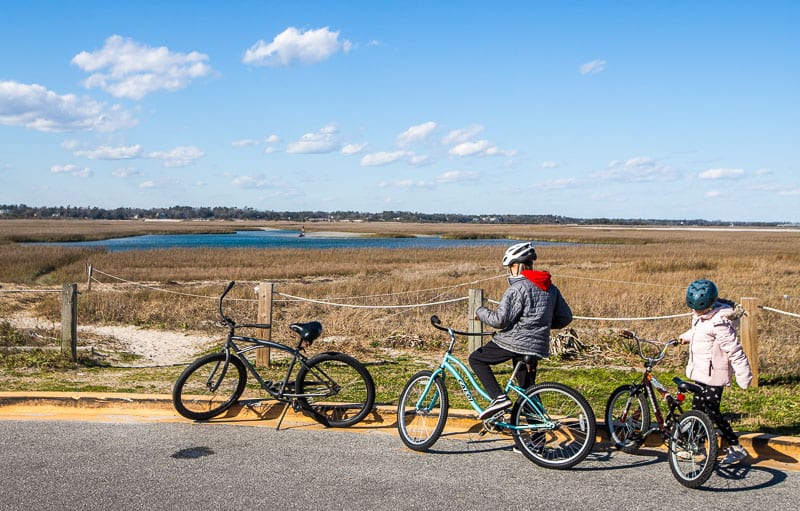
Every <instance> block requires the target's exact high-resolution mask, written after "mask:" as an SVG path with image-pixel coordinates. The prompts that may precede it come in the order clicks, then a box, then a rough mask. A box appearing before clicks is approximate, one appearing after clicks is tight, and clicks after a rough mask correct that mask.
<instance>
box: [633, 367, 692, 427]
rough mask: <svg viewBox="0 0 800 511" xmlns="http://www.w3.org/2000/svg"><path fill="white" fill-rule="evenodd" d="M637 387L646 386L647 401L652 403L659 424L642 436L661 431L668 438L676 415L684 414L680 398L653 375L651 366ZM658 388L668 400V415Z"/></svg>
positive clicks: (651, 406)
mask: <svg viewBox="0 0 800 511" xmlns="http://www.w3.org/2000/svg"><path fill="white" fill-rule="evenodd" d="M637 388H644V390H645V394H646V395H647V401H648V403H650V408H651V409H652V410H653V416H654V417H655V419H656V424H657V426H653V427H651V428H650V429H649V430H648V431H645V432H644V433H643V434H642V436H645V437H646V436H647V435H649V434H651V433H654V432H656V431H660V432H661V433H662V435H663V436H664V438H667V437H668V436H669V433H668V431H669V429H670V428H671V427H672V424H673V423H674V422H675V417H676V416H680V415H681V414H683V408H682V407H681V405H680V401H681V400H680V398H678V399H676V398H675V397H674V396H673V395H672V394H670V392H669V390H668V389H667V388H666V387H665V386H664V385H663V384H662V383H661V382H660V381H658V379H657V378H656V377H655V376H654V375H653V373H652V372H651V369H650V368H648V369H646V370H645V373H644V376H643V377H642V381H641V383H639V384H638V385H637ZM656 390H658V391H659V393H660V394H661V396H662V397H663V399H664V400H665V401H666V402H667V410H668V411H667V414H666V416H665V415H664V414H663V413H662V411H661V406H659V400H658V397H657V396H656ZM678 395H679V396H683V394H680V393H679V394H678ZM676 411H677V412H678V413H677V414H676V413H675V412H676Z"/></svg>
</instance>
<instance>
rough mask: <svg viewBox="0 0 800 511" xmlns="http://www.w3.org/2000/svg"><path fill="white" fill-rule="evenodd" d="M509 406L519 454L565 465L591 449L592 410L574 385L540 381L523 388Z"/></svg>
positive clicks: (538, 461)
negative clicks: (520, 395) (520, 393)
mask: <svg viewBox="0 0 800 511" xmlns="http://www.w3.org/2000/svg"><path fill="white" fill-rule="evenodd" d="M525 393H526V395H527V397H528V399H524V398H523V397H520V398H519V399H517V402H516V403H515V404H514V408H513V409H512V410H511V416H512V417H511V423H512V424H514V426H515V428H513V429H512V430H511V434H512V435H513V437H514V443H515V444H516V446H517V449H519V450H520V451H521V452H522V454H524V455H525V456H526V457H527V458H528V459H529V460H531V461H532V462H534V463H536V464H537V465H539V466H541V467H545V468H555V469H566V468H570V467H573V466H575V465H577V464H578V463H580V462H581V461H583V459H584V458H586V456H587V455H588V454H589V453H590V452H591V451H592V447H593V446H594V442H595V435H596V428H597V425H596V423H595V417H594V412H593V411H592V407H591V406H589V403H588V402H587V401H586V399H585V398H584V397H583V396H582V395H581V394H580V393H579V392H578V391H577V390H575V389H573V388H571V387H568V386H566V385H563V384H561V383H553V382H548V383H540V384H537V385H533V386H532V387H529V388H528V389H527V390H526V392H525Z"/></svg>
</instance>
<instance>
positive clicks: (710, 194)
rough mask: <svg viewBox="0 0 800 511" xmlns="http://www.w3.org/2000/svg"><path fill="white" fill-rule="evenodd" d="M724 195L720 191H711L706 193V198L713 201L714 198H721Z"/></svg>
mask: <svg viewBox="0 0 800 511" xmlns="http://www.w3.org/2000/svg"><path fill="white" fill-rule="evenodd" d="M721 195H722V193H721V192H720V191H719V190H709V191H707V192H706V197H708V198H711V199H713V198H714V197H719V196H721Z"/></svg>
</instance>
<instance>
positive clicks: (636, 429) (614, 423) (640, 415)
mask: <svg viewBox="0 0 800 511" xmlns="http://www.w3.org/2000/svg"><path fill="white" fill-rule="evenodd" d="M642 390H643V389H642V388H641V387H637V386H636V385H622V386H621V387H617V388H616V389H615V390H614V392H612V393H611V395H610V396H609V397H608V402H606V411H605V420H606V429H607V430H608V438H609V439H610V440H611V442H612V443H613V444H614V446H615V447H616V448H617V449H619V450H621V451H623V452H627V453H629V454H633V453H635V452H636V451H638V450H639V447H641V446H642V444H643V443H644V434H645V433H646V432H647V431H649V430H650V408H649V407H648V405H647V400H646V399H645V396H644V395H643V394H642Z"/></svg>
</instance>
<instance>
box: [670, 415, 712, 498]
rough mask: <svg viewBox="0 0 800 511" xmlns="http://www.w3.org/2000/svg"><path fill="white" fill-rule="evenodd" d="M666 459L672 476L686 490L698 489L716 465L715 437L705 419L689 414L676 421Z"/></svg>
mask: <svg viewBox="0 0 800 511" xmlns="http://www.w3.org/2000/svg"><path fill="white" fill-rule="evenodd" d="M667 457H668V458H669V468H670V470H672V475H673V476H675V479H677V480H678V482H679V483H681V484H682V485H684V486H686V487H687V488H698V487H700V486H701V485H702V484H703V483H705V482H706V481H707V480H708V478H709V477H711V473H712V472H713V471H714V464H715V463H716V461H717V433H716V431H715V429H714V424H713V423H712V422H711V419H709V417H708V415H706V414H705V413H703V412H701V411H699V410H690V411H688V412H686V413H684V414H683V415H681V416H680V417H679V418H678V420H677V421H676V423H675V425H674V426H673V432H672V435H671V436H670V439H669V454H668V456H667Z"/></svg>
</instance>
